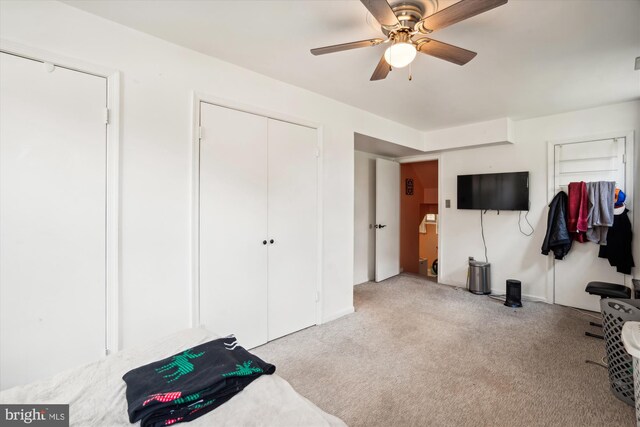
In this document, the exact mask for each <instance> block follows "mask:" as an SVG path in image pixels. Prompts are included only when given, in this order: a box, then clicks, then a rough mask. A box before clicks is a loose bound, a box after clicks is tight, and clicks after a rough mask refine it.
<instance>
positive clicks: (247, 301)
mask: <svg viewBox="0 0 640 427" xmlns="http://www.w3.org/2000/svg"><path fill="white" fill-rule="evenodd" d="M200 120H201V122H200V123H201V127H202V138H201V141H200V262H199V264H200V321H201V323H202V324H204V325H205V326H206V327H207V328H209V329H210V330H212V331H213V332H215V333H217V334H219V335H223V336H224V335H228V334H235V335H236V337H237V338H238V340H239V342H240V343H241V345H243V346H244V347H247V348H252V347H255V346H258V345H260V344H263V343H265V342H266V341H267V323H266V319H267V303H266V302H267V252H268V242H267V238H268V236H267V119H266V118H264V117H261V116H257V115H253V114H249V113H244V112H241V111H237V110H231V109H228V108H223V107H218V106H215V105H211V104H207V103H202V104H201V116H200ZM263 242H264V244H263Z"/></svg>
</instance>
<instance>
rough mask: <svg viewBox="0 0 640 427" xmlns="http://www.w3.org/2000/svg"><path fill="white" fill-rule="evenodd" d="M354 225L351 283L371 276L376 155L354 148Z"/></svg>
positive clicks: (359, 281) (372, 271) (367, 279)
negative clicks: (371, 226)
mask: <svg viewBox="0 0 640 427" xmlns="http://www.w3.org/2000/svg"><path fill="white" fill-rule="evenodd" d="M354 186H355V196H354V197H355V211H354V214H355V229H354V245H353V247H354V254H353V257H354V268H353V284H354V285H358V284H360V283H364V282H368V281H369V280H374V278H375V249H376V241H375V238H376V234H375V229H374V228H370V225H371V224H374V222H375V220H376V158H375V156H374V155H372V154H369V153H363V152H362V151H356V152H355V182H354Z"/></svg>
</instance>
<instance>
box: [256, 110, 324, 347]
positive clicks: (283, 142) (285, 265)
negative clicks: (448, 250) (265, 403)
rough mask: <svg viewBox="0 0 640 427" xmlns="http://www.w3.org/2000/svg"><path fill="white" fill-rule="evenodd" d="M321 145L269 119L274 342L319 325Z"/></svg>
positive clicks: (307, 131) (305, 132)
mask: <svg viewBox="0 0 640 427" xmlns="http://www.w3.org/2000/svg"><path fill="white" fill-rule="evenodd" d="M317 141H318V139H317V131H316V130H315V129H311V128H307V127H304V126H298V125H294V124H291V123H286V122H281V121H278V120H269V215H268V217H269V239H270V240H271V239H273V244H270V245H269V340H272V339H275V338H278V337H281V336H283V335H286V334H289V333H291V332H295V331H298V330H300V329H304V328H306V327H308V326H312V325H315V323H316V282H317V265H318V252H317V251H318V235H317V228H318V218H317V210H318V207H317V206H318V205H317V197H318V194H317V188H318V185H317V160H318V159H317V157H316V153H317V151H316V150H317Z"/></svg>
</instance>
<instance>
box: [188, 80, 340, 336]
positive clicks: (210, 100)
mask: <svg viewBox="0 0 640 427" xmlns="http://www.w3.org/2000/svg"><path fill="white" fill-rule="evenodd" d="M202 103H206V104H213V105H217V106H220V107H224V108H230V109H232V110H238V111H242V112H245V113H250V114H255V115H258V116H263V117H267V118H270V119H274V120H280V121H283V122H288V123H292V124H295V125H300V126H305V127H308V128H312V129H316V131H317V134H318V141H317V206H318V213H317V218H318V224H317V235H318V250H317V277H316V283H317V289H316V324H318V325H319V324H321V323H324V322H325V321H328V320H326V319H323V314H322V313H323V299H324V298H323V293H322V259H323V257H322V251H323V243H322V242H323V234H322V233H323V214H322V213H323V203H322V202H323V197H322V191H323V190H322V177H323V171H322V164H323V162H322V148H323V127H322V125H320V124H318V123H315V122H310V121H308V120H303V119H299V118H296V117H292V116H289V115H286V114H281V113H276V112H273V111H269V110H266V109H263V108H259V107H255V106H251V105H246V104H242V103H239V102H236V101H231V100H228V99H223V98H219V97H215V96H211V95H207V94H204V93H200V92H195V91H194V92H193V93H192V97H191V143H192V146H191V148H192V152H191V162H192V167H191V298H190V302H191V306H190V312H191V325H192V327H198V326H199V325H200V138H201V134H200V132H201V130H200V108H201V104H202ZM329 320H331V319H329Z"/></svg>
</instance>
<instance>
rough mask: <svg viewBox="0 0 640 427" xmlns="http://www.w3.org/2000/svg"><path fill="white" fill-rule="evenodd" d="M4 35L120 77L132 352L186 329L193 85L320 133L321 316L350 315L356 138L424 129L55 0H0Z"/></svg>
mask: <svg viewBox="0 0 640 427" xmlns="http://www.w3.org/2000/svg"><path fill="white" fill-rule="evenodd" d="M0 37H2V38H4V39H7V40H10V41H13V42H17V43H22V44H25V45H29V46H32V47H35V48H39V49H42V50H46V51H50V52H52V53H56V54H60V55H64V56H67V57H70V58H76V59H79V60H82V61H84V62H88V63H92V64H97V65H101V66H104V67H109V68H112V69H114V70H119V71H121V73H122V74H121V76H122V89H121V99H122V110H121V126H122V127H121V151H120V152H121V200H120V203H121V264H120V266H121V283H120V286H121V321H122V322H121V337H122V338H121V340H122V344H123V345H124V346H125V347H127V346H130V345H133V344H135V343H137V342H140V341H146V340H149V339H152V338H155V337H159V336H163V335H165V334H167V333H169V332H172V331H175V330H178V329H181V328H184V327H188V326H189V322H190V313H189V299H190V255H189V250H190V249H189V248H190V230H191V228H190V206H191V205H190V191H191V190H190V182H191V141H190V129H191V120H192V118H191V112H190V109H191V92H192V91H194V90H195V91H198V92H202V93H205V94H210V95H212V96H216V97H219V98H225V99H230V100H234V101H236V102H238V103H244V104H248V105H252V106H255V107H258V108H262V109H265V110H270V111H273V112H276V113H280V114H283V115H289V116H293V117H298V118H300V119H302V120H306V121H313V122H317V123H320V124H322V125H323V126H324V129H323V131H324V152H323V168H324V179H323V182H322V189H323V200H324V202H323V204H324V205H323V215H324V219H323V220H324V234H323V236H322V238H323V242H324V247H323V256H324V262H323V266H322V273H323V296H322V299H323V317H324V318H325V319H331V318H335V317H337V316H340V315H341V314H344V313H347V312H349V311H350V310H351V309H352V306H353V290H352V284H353V235H354V233H353V227H354V221H353V218H354V217H353V208H354V193H353V191H354V185H353V182H354V181H353V180H354V151H353V134H354V131H358V132H361V133H364V134H368V135H375V136H376V137H378V138H381V139H384V140H388V141H394V142H396V143H398V144H402V145H406V146H410V147H414V148H422V144H423V142H422V139H421V135H420V133H419V132H417V131H415V130H413V129H411V128H408V127H406V126H403V125H399V124H397V123H394V122H391V121H389V120H386V119H384V118H381V117H378V116H375V115H372V114H370V113H367V112H364V111H362V110H358V109H356V108H353V107H350V106H347V105H345V104H341V103H338V102H336V101H333V100H331V99H329V98H326V97H323V96H320V95H318V94H315V93H312V92H309V91H307V90H303V89H300V88H297V87H294V86H291V85H288V84H285V83H282V82H279V81H276V80H274V79H271V78H267V77H265V76H262V75H259V74H257V73H254V72H252V71H249V70H247V69H244V68H240V67H237V66H234V65H232V64H229V63H226V62H223V61H220V60H217V59H215V58H211V57H208V56H205V55H203V54H200V53H196V52H194V51H191V50H188V49H185V48H182V47H179V46H176V45H173V44H171V43H168V42H165V41H162V40H160V39H157V38H155V37H152V36H149V35H146V34H143V33H140V32H137V31H134V30H131V29H129V28H126V27H124V26H121V25H119V24H115V23H112V22H110V21H107V20H104V19H102V18H99V17H96V16H93V15H90V14H88V13H85V12H82V11H79V10H77V9H74V8H72V7H70V6H67V5H65V4H62V3H58V2H41V1H33V2H21V1H19V2H13V1H2V2H0ZM222 42H223V41H222ZM248 54H250V53H248ZM242 155H243V153H238V158H240V159H241V158H242Z"/></svg>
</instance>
